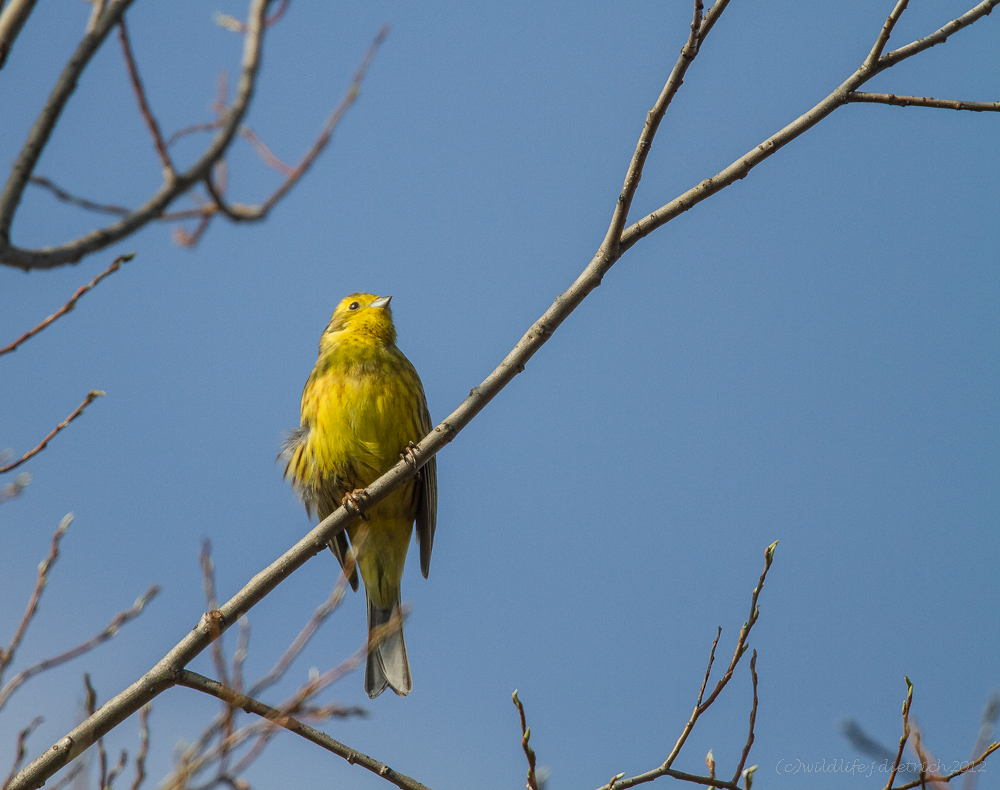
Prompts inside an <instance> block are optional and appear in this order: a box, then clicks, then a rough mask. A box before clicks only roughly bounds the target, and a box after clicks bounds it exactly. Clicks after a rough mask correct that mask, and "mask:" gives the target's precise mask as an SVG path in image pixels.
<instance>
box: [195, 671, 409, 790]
mask: <svg viewBox="0 0 1000 790" xmlns="http://www.w3.org/2000/svg"><path fill="white" fill-rule="evenodd" d="M176 683H177V685H179V686H186V687H187V688H191V689H194V690H195V691H201V692H204V693H205V694H209V695H211V696H213V697H216V698H217V699H220V700H222V701H223V702H225V703H226V704H227V705H232V706H234V707H237V708H242V709H243V710H245V711H246V712H247V713H254V714H256V715H258V716H260V717H262V718H264V719H267V720H268V721H269V722H271V723H273V724H274V725H276V726H278V727H284V728H285V729H286V730H288V731H289V732H294V733H295V734H296V735H299V736H301V737H303V738H305V739H306V740H307V741H311V742H312V743H315V744H316V745H317V746H320V747H322V748H323V749H326V750H327V751H328V752H333V753H334V754H336V755H337V756H338V757H343V758H344V759H345V760H347V762H349V763H350V764H351V765H355V764H356V765H360V766H361V767H362V768H366V769H367V770H369V771H371V772H372V773H373V774H376V775H377V776H380V777H381V778H383V779H385V780H386V781H387V782H391V783H392V784H394V785H396V787H399V788H401V790H429V788H427V787H426V785H422V784H420V782H418V781H417V780H416V779H412V778H410V777H409V776H406V775H405V774H401V773H399V772H398V771H394V770H393V769H392V768H390V767H389V766H388V765H385V764H384V763H380V762H379V761H378V760H375V759H372V758H371V757H369V756H368V755H366V754H362V753H361V752H359V751H357V750H355V749H352V748H350V747H349V746H346V745H344V744H342V743H341V742H340V741H336V740H334V739H333V738H331V737H330V736H329V735H327V734H326V733H322V732H320V731H319V730H317V729H314V728H312V727H310V726H309V725H307V724H303V723H302V722H300V721H299V720H298V719H295V718H293V717H291V716H289V715H288V714H285V713H282V712H281V711H280V710H277V709H275V708H272V707H270V706H269V705H265V704H264V703H263V702H259V701H257V700H255V699H254V698H253V697H248V696H247V695H246V694H240V693H238V692H236V691H233V690H232V689H230V688H227V687H226V686H223V685H222V684H221V683H217V682H216V681H214V680H209V679H208V678H206V677H203V676H202V675H198V674H196V673H194V672H190V671H189V670H186V669H182V670H179V671H178V673H177V678H176Z"/></svg>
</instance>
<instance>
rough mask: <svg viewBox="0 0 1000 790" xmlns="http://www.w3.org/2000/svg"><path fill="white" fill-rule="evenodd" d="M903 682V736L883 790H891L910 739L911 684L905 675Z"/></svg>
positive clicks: (918, 782)
mask: <svg viewBox="0 0 1000 790" xmlns="http://www.w3.org/2000/svg"><path fill="white" fill-rule="evenodd" d="M903 680H905V681H906V702H904V703H903V735H902V736H901V737H900V739H899V750H898V751H897V752H896V759H895V760H893V763H892V771H891V772H890V774H889V781H888V782H886V783H885V790H892V783H893V782H895V781H896V772H897V771H898V770H899V761H900V760H902V759H903V749H904V748H905V747H906V741H907V739H908V738H909V737H910V705H911V704H912V703H913V684H912V683H911V682H910V679H909V678H908V677H906V676H905V675H904V676H903ZM918 784H920V781H919V780H917V782H916V783H915V784H914V785H913V786H914V787H916V785H918Z"/></svg>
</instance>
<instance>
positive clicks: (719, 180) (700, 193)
mask: <svg viewBox="0 0 1000 790" xmlns="http://www.w3.org/2000/svg"><path fill="white" fill-rule="evenodd" d="M998 4H1000V0H983V2H981V3H979V4H978V5H976V6H975V7H974V8H972V9H970V10H969V11H967V12H966V13H965V14H963V15H962V16H961V17H959V18H958V19H955V20H953V21H952V22H949V23H948V24H947V25H945V26H944V27H942V28H941V29H940V30H938V31H936V32H935V33H932V34H931V35H930V36H927V37H926V38H923V39H920V40H919V41H915V42H913V43H912V44H908V45H907V46H905V47H901V48H900V49H898V50H895V51H894V52H890V53H889V54H888V55H882V56H881V57H880V58H879V60H878V62H877V64H876V65H875V67H873V68H871V69H870V70H868V71H866V70H865V66H864V65H862V66H861V68H859V69H858V70H857V71H856V72H854V74H852V75H851V76H850V77H848V78H847V79H846V80H845V81H844V82H843V83H842V84H841V85H840V86H838V87H837V88H836V89H835V90H834V91H833V92H832V93H831V94H830V95H829V96H827V97H826V98H825V99H823V100H822V101H820V102H819V103H818V104H817V105H816V106H815V107H813V108H812V109H811V110H809V111H807V112H806V113H804V114H803V115H801V116H799V117H798V118H796V119H795V120H794V121H792V122H791V123H790V124H788V125H787V126H785V127H784V128H783V129H781V130H779V131H778V132H776V133H775V134H773V135H771V136H770V137H768V138H767V139H766V140H764V142H762V143H761V144H760V145H758V146H756V147H755V148H753V149H751V150H750V151H748V152H747V153H746V154H744V155H743V156H741V157H740V158H739V159H737V160H736V161H735V162H733V163H732V164H731V165H729V166H728V167H726V168H725V169H723V170H721V171H720V172H719V173H717V174H716V175H714V176H712V177H711V178H706V179H705V180H704V181H702V182H701V183H700V184H698V185H697V186H695V187H692V188H691V189H689V190H688V191H687V192H685V193H683V194H682V195H680V196H678V197H676V198H674V199H673V200H671V201H670V202H669V203H667V204H665V205H663V206H661V207H660V208H658V209H657V210H656V211H653V212H652V213H650V214H648V215H646V216H645V217H643V218H642V219H640V220H639V221H638V222H635V223H633V224H632V225H630V226H629V227H628V228H626V229H625V231H624V233H623V234H622V239H621V247H620V250H621V252H622V253H624V252H626V251H627V250H629V249H630V248H631V247H632V245H633V244H635V243H636V242H637V241H639V240H640V239H642V238H645V237H646V236H648V235H649V234H650V233H652V232H653V231H654V230H656V229H657V228H659V227H661V226H662V225H665V224H666V223H668V222H670V220H672V219H674V218H675V217H677V216H679V215H680V214H683V213H684V212H685V211H688V210H689V209H691V208H694V207H695V206H696V205H698V204H699V203H701V202H702V201H703V200H706V199H707V198H709V197H711V196H712V195H714V194H715V193H716V192H719V191H720V190H722V189H725V188H726V187H727V186H729V185H730V184H732V183H734V182H736V181H738V180H739V179H742V178H746V176H747V175H748V174H749V173H750V171H751V170H753V169H754V168H755V167H756V166H757V165H759V164H760V163H761V162H763V161H764V160H765V159H768V158H769V157H771V156H773V155H774V154H776V153H777V152H778V151H779V150H781V149H782V148H784V147H785V146H786V145H788V143H790V142H791V141H792V140H794V139H795V138H797V137H799V136H800V135H802V134H804V133H805V132H807V131H808V130H809V129H811V128H812V127H813V126H815V125H816V124H817V123H819V122H820V121H822V120H823V119H824V118H826V117H827V116H828V115H830V113H832V112H833V111H834V110H836V109H837V108H838V107H842V106H843V105H845V104H848V103H849V102H848V100H847V96H848V95H849V94H850V93H852V92H854V91H857V89H858V88H859V87H861V86H862V85H863V84H864V83H865V82H867V81H868V80H869V79H871V78H872V77H873V76H875V74H877V73H879V72H881V71H884V70H885V69H887V68H890V67H891V66H894V65H895V64H896V63H898V62H899V61H901V60H904V59H905V58H908V57H911V56H913V55H915V54H917V53H918V52H922V51H923V50H925V49H927V48H928V47H932V46H934V45H935V44H940V43H942V42H943V41H945V40H946V39H947V37H948V36H949V35H951V34H952V33H954V32H956V31H957V30H960V29H962V28H964V27H968V26H969V25H971V24H972V23H973V22H976V21H977V20H979V19H981V18H982V17H984V16H986V15H987V14H989V13H990V11H992V10H993V8H995V7H996V6H997V5H998ZM894 11H895V9H894ZM884 30H885V28H884V27H883V32H884ZM880 38H881V34H880ZM876 43H877V42H876ZM872 51H875V48H874V47H873V50H872ZM595 260H596V259H595ZM614 262H615V261H614V260H612V261H610V262H607V263H602V265H601V266H600V267H599V270H598V272H595V274H599V275H601V276H603V274H604V272H606V271H607V270H608V269H610V268H611V266H612V265H613V264H614ZM591 265H592V266H593V265H594V262H592V263H591ZM598 282H599V280H598Z"/></svg>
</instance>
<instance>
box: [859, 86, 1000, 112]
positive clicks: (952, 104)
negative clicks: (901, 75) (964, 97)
mask: <svg viewBox="0 0 1000 790" xmlns="http://www.w3.org/2000/svg"><path fill="white" fill-rule="evenodd" d="M847 101H848V102H870V103H873V104H892V105H894V106H896V107H936V108H938V109H942V110H971V111H972V112H1000V101H960V100H958V99H933V98H931V97H930V96H897V95H896V94H895V93H862V92H860V91H851V92H850V93H848V94H847Z"/></svg>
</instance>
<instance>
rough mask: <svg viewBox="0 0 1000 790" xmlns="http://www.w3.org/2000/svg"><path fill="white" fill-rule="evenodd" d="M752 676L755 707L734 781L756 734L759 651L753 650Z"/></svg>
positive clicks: (740, 771)
mask: <svg viewBox="0 0 1000 790" xmlns="http://www.w3.org/2000/svg"><path fill="white" fill-rule="evenodd" d="M750 677H751V678H752V679H753V708H751V709H750V730H749V732H747V742H746V745H745V746H744V747H743V755H742V756H741V757H740V764H739V766H738V767H737V768H736V773H735V774H733V782H736V781H737V780H738V779H739V778H740V774H742V773H743V766H745V765H746V764H747V757H749V756H750V748H751V747H752V746H753V741H754V736H753V728H754V724H755V723H756V722H757V651H756V650H754V651H753V655H752V656H751V657H750Z"/></svg>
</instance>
